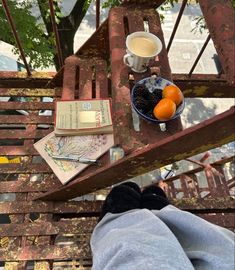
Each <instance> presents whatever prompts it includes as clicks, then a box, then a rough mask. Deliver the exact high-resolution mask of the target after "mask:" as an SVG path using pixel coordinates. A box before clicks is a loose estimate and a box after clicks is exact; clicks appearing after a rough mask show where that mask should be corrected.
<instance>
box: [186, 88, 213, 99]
mask: <svg viewBox="0 0 235 270" xmlns="http://www.w3.org/2000/svg"><path fill="white" fill-rule="evenodd" d="M208 88H209V87H208V86H195V87H194V88H192V89H186V90H184V91H183V94H184V95H185V96H190V94H192V93H193V94H194V95H195V96H197V97H200V96H204V95H205V94H206V91H207V90H208Z"/></svg>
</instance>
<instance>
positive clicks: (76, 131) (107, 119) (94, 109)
mask: <svg viewBox="0 0 235 270" xmlns="http://www.w3.org/2000/svg"><path fill="white" fill-rule="evenodd" d="M112 132H113V125H112V117H111V100H110V99H84V100H74V101H58V102H57V103H56V112H55V135H56V136H68V135H69V136H75V135H89V134H106V133H112Z"/></svg>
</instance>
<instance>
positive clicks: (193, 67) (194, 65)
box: [188, 34, 211, 77]
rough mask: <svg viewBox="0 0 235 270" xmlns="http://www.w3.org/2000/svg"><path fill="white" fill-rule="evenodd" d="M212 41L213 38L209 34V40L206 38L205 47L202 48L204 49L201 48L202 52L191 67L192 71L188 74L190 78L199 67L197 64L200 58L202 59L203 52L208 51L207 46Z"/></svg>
mask: <svg viewBox="0 0 235 270" xmlns="http://www.w3.org/2000/svg"><path fill="white" fill-rule="evenodd" d="M210 39H211V37H210V34H209V35H208V36H207V38H206V41H205V43H204V44H203V46H202V48H201V50H200V52H199V54H198V56H197V58H196V59H195V61H194V63H193V66H192V67H191V69H190V71H189V73H188V76H189V77H191V75H192V73H193V71H194V69H195V67H196V66H197V63H198V61H199V60H200V58H201V56H202V54H203V52H204V51H205V49H206V47H207V44H208V43H209V41H210Z"/></svg>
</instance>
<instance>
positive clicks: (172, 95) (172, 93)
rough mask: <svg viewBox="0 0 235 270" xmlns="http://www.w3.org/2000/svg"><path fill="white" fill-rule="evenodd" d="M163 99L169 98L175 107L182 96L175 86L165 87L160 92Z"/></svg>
mask: <svg viewBox="0 0 235 270" xmlns="http://www.w3.org/2000/svg"><path fill="white" fill-rule="evenodd" d="M162 96H163V98H169V99H171V100H172V101H174V102H175V104H176V106H177V105H179V104H180V103H181V102H182V100H183V98H184V96H183V94H182V92H181V91H180V89H179V87H177V86H176V85H167V86H165V88H164V89H163V91H162Z"/></svg>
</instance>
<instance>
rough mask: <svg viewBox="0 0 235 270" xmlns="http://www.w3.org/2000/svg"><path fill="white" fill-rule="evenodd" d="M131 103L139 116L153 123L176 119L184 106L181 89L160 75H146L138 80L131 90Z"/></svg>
mask: <svg viewBox="0 0 235 270" xmlns="http://www.w3.org/2000/svg"><path fill="white" fill-rule="evenodd" d="M131 103H132V107H133V109H134V110H135V111H136V112H137V114H138V115H139V116H141V117H142V118H143V119H145V120H147V121H150V122H154V123H165V122H168V121H171V120H173V119H176V118H177V117H179V116H180V114H181V113H182V112H183V110H184V107H185V102H184V96H183V93H182V92H181V90H180V89H179V88H178V87H177V86H176V85H175V84H174V83H172V82H171V81H168V80H166V79H164V78H161V77H148V78H145V79H143V80H140V81H138V82H137V83H136V84H135V85H134V86H133V88H132V91H131Z"/></svg>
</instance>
